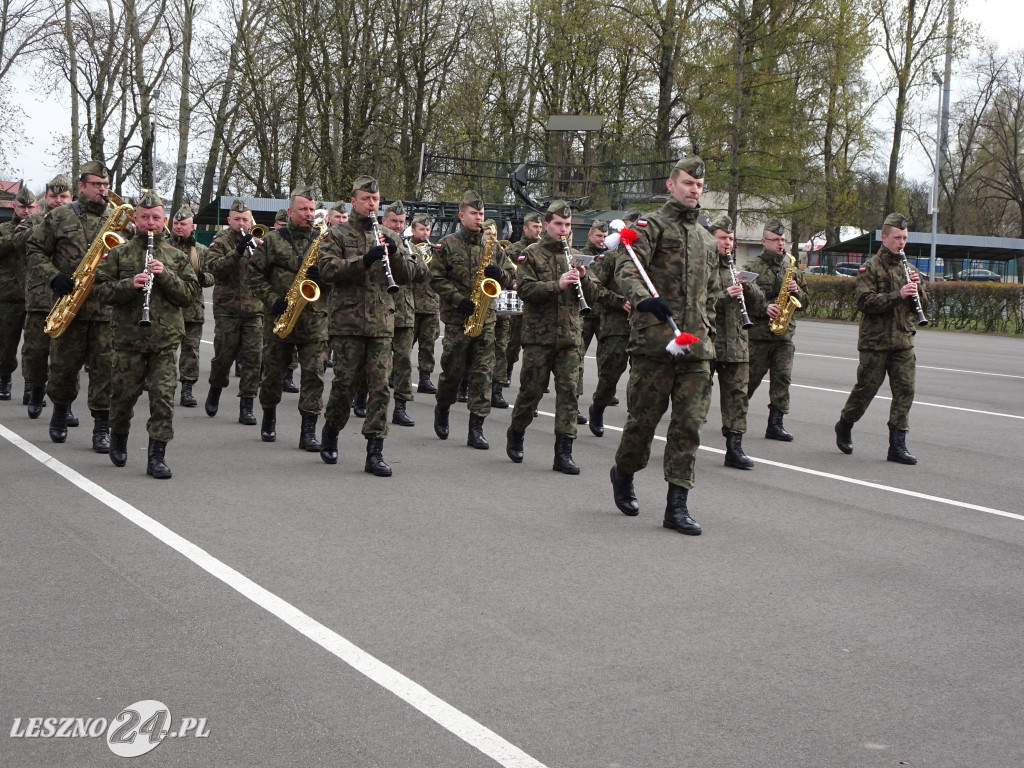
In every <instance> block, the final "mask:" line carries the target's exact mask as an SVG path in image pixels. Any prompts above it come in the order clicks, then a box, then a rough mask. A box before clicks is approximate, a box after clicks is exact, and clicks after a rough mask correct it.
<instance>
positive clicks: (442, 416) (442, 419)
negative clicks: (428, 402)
mask: <svg viewBox="0 0 1024 768" xmlns="http://www.w3.org/2000/svg"><path fill="white" fill-rule="evenodd" d="M450 410H451V406H450V405H441V404H440V403H438V404H437V405H435V406H434V434H435V435H437V436H438V437H439V438H441V439H442V440H447V439H448V412H449V411H450Z"/></svg>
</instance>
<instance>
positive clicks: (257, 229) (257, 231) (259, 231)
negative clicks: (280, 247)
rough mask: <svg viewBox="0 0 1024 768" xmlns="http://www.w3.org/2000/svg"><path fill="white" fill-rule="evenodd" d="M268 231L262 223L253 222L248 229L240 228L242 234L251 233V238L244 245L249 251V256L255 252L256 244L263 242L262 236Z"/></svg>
mask: <svg viewBox="0 0 1024 768" xmlns="http://www.w3.org/2000/svg"><path fill="white" fill-rule="evenodd" d="M269 231H270V230H268V229H267V228H266V227H265V226H263V225H262V224H253V225H252V228H251V229H249V230H248V231H246V230H245V229H243V230H242V234H243V235H252V240H250V241H249V244H248V245H246V246H245V249H246V250H247V251H248V252H249V255H250V256H252V255H253V254H254V253H255V252H256V248H257V247H258V246H260V245H262V244H263V238H265V237H266V236H267V232H269Z"/></svg>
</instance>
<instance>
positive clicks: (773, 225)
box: [764, 218, 786, 235]
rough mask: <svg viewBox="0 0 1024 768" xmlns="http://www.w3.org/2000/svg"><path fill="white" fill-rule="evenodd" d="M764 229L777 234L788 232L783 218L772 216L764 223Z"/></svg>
mask: <svg viewBox="0 0 1024 768" xmlns="http://www.w3.org/2000/svg"><path fill="white" fill-rule="evenodd" d="M764 231H765V232H771V233H772V234H775V235H784V234H786V225H785V224H783V223H782V219H776V218H771V219H768V223H767V224H765V225H764Z"/></svg>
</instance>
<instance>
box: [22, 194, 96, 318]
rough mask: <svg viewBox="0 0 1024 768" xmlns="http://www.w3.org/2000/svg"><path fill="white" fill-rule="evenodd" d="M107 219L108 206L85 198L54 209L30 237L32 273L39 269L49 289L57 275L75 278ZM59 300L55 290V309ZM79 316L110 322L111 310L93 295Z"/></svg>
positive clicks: (51, 294)
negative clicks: (76, 271) (74, 275)
mask: <svg viewBox="0 0 1024 768" xmlns="http://www.w3.org/2000/svg"><path fill="white" fill-rule="evenodd" d="M106 220H107V205H106V203H94V202H92V201H90V200H86V199H85V198H83V197H81V196H79V198H78V200H76V201H75V202H74V203H71V204H70V205H62V206H60V207H59V208H54V209H53V210H52V211H50V212H49V213H47V214H46V215H45V216H44V217H43V220H42V222H40V224H39V226H37V227H36V228H35V229H33V230H32V234H31V235H29V238H28V244H27V251H28V269H29V271H30V272H35V271H36V270H38V272H39V276H40V277H41V279H42V280H43V282H44V283H45V284H46V286H47V288H49V287H50V283H51V282H52V281H53V278H55V277H56V276H57V275H61V274H63V275H67V276H68V277H71V275H73V274H74V272H75V270H76V269H77V268H78V265H79V264H80V263H81V261H82V259H83V258H84V256H85V254H86V253H88V252H89V247H90V246H91V245H92V242H93V240H95V239H96V235H98V234H99V231H100V229H102V228H103V225H104V223H106ZM101 263H102V262H101ZM56 300H57V297H56V296H54V294H53V292H52V291H51V293H50V306H51V307H52V306H53V305H54V303H55V302H56ZM78 317H84V318H85V319H86V320H103V321H106V320H110V307H108V306H106V305H105V304H102V303H100V302H98V301H96V299H95V297H93V296H92V295H91V294H90V296H89V298H88V299H86V301H85V306H84V307H83V308H82V309H81V311H79V313H78Z"/></svg>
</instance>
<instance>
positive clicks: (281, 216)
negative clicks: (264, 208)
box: [274, 208, 288, 224]
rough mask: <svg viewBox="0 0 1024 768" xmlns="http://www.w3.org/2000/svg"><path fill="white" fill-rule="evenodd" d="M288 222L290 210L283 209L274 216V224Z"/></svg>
mask: <svg viewBox="0 0 1024 768" xmlns="http://www.w3.org/2000/svg"><path fill="white" fill-rule="evenodd" d="M281 221H288V209H287V208H282V209H280V210H279V211H278V212H277V213H276V214H275V215H274V223H275V224H276V223H278V222H281Z"/></svg>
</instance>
